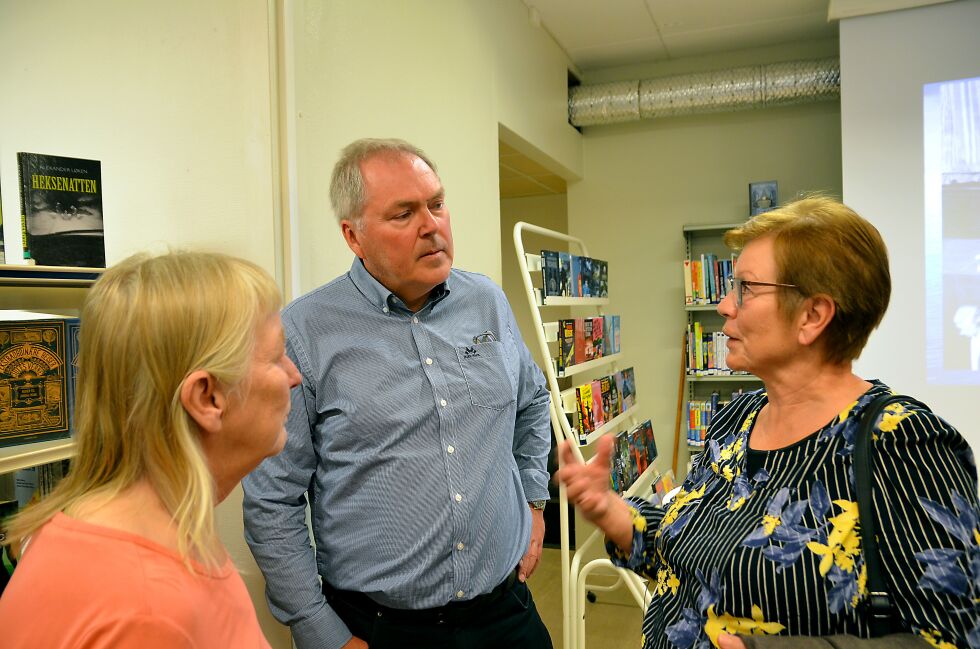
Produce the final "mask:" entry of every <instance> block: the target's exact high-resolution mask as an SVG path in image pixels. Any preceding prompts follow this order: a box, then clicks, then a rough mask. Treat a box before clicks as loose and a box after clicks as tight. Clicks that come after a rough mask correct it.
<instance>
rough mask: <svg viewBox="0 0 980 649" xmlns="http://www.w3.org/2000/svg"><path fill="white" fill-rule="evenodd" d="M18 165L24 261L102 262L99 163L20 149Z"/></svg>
mask: <svg viewBox="0 0 980 649" xmlns="http://www.w3.org/2000/svg"><path fill="white" fill-rule="evenodd" d="M17 165H18V172H19V175H20V207H21V214H22V217H23V227H24V230H25V238H24V259H25V261H26V260H28V259H31V260H33V263H35V264H39V265H43V266H83V267H90V268H104V267H105V240H104V227H103V221H102V168H101V163H100V162H99V161H98V160H85V159H81V158H67V157H64V156H56V155H43V154H39V153H18V154H17Z"/></svg>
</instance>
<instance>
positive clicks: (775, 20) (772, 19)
mask: <svg viewBox="0 0 980 649" xmlns="http://www.w3.org/2000/svg"><path fill="white" fill-rule="evenodd" d="M522 1H523V2H524V4H525V5H526V6H527V9H528V20H529V21H530V22H531V23H532V24H534V25H537V26H540V27H541V28H542V29H544V30H546V31H547V32H548V33H549V34H550V35H551V37H552V38H553V39H554V40H555V42H556V43H558V45H559V47H561V48H562V49H563V50H564V51H565V54H566V55H567V56H568V58H569V59H570V60H571V62H572V64H573V65H574V66H575V68H577V72H588V71H590V70H596V69H600V68H610V67H615V66H620V65H627V64H642V63H655V62H658V61H669V60H674V59H680V58H685V57H692V56H702V55H709V54H718V53H722V52H732V51H735V50H742V49H747V48H754V47H763V46H770V45H780V44H783V43H798V42H801V41H809V40H819V39H826V38H834V37H836V36H837V34H838V21H839V20H840V19H842V18H850V17H853V16H861V15H866V14H873V13H880V12H885V11H895V10H900V9H909V8H912V7H918V6H923V5H929V4H937V3H942V2H948V1H949V0H522ZM563 193H565V181H564V180H563V179H562V178H560V177H559V176H556V175H555V174H553V173H550V172H549V171H548V170H547V169H545V168H544V167H542V166H541V165H540V164H538V163H536V162H533V161H531V160H530V159H528V158H527V157H525V156H523V155H522V154H520V153H519V152H517V151H516V150H515V149H513V148H511V147H509V146H507V145H505V144H503V143H501V144H500V197H501V198H518V197H524V196H538V195H547V194H563Z"/></svg>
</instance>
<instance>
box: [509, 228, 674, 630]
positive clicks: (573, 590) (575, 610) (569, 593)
mask: <svg viewBox="0 0 980 649" xmlns="http://www.w3.org/2000/svg"><path fill="white" fill-rule="evenodd" d="M525 232H529V233H534V234H537V235H541V236H544V237H549V238H552V239H555V240H557V241H561V242H565V243H568V244H572V245H573V246H576V247H577V248H578V250H579V251H580V252H581V254H582V255H583V256H588V255H589V251H588V249H587V247H586V245H585V242H584V241H582V240H581V239H579V238H577V237H572V236H569V235H567V234H564V233H562V232H556V231H554V230H549V229H546V228H542V227H540V226H536V225H532V224H530V223H525V222H523V221H522V222H519V223H517V224H515V225H514V247H515V249H516V250H517V260H518V264H519V265H520V270H521V278H522V280H523V282H524V291H525V296H526V297H527V300H528V305H529V306H530V307H531V318H532V320H533V321H534V333H535V334H536V335H535V338H536V342H537V344H538V348H539V350H540V352H541V356H542V357H543V358H544V359H545V361H546V362H545V363H544V368H543V370H544V373H545V377H546V378H547V380H548V388H549V390H550V392H551V425H552V429H553V430H554V433H555V440H556V441H557V442H559V443H560V442H562V441H564V440H568V441H569V442H570V443H571V445H572V449H573V452H574V453H575V455H576V456H577V457H578V458H579V459H580V460H582V459H583V456H582V452H581V450H580V448H579V446H580V442H579V438H578V433H577V432H576V431H573V430H572V428H571V425H570V424H569V422H568V418H567V417H566V416H565V412H566V404H568V403H570V402H569V399H570V397H571V398H573V397H574V394H573V393H574V390H564V391H563V390H561V389H560V388H559V386H558V379H559V378H568V377H571V376H575V375H579V374H585V373H587V372H592V371H594V370H596V369H599V368H604V367H609V368H611V369H613V370H615V369H616V366H617V365H618V364H619V362H620V361H622V360H623V359H624V358H625V355H624V354H622V353H619V354H612V355H609V356H603V357H602V358H598V359H595V360H592V361H588V362H585V363H581V364H578V365H575V366H573V367H570V368H567V369H566V370H565V371H563V372H561V373H560V374H559V373H558V371H557V370H556V368H555V367H554V365H553V364H552V363H550V362H547V361H548V359H550V358H552V357H553V356H554V355H555V354H554V353H553V351H552V350H551V349H550V348H549V344H551V345H554V344H557V337H558V336H557V331H558V327H557V323H554V322H543V321H542V317H541V310H542V309H547V308H548V307H554V306H592V307H596V308H597V309H598V315H602V307H603V306H605V305H607V304H608V303H609V300H608V298H595V297H591V298H590V297H553V296H547V297H542V296H541V295H539V294H538V292H537V290H536V289H535V287H534V283H533V282H532V280H531V277H532V276H531V273H532V272H540V270H541V259H540V255H537V254H529V253H527V252H526V251H525V249H524V239H523V235H524V233H525ZM636 412H637V404H636V402H634V404H633V406H632V407H631V408H629V409H628V410H626V411H625V412H623V413H621V414H620V415H618V416H617V417H615V418H614V419H613V420H611V421H610V422H607V423H606V424H604V425H603V426H602V427H600V428H598V429H597V430H596V431H594V432H593V433H592V434H590V435H589V436H588V438H587V440H586V441H585V442H584V444H582V445H583V446H589V445H591V444H592V443H594V442H595V441H596V440H598V439H599V438H600V437H601V436H602V435H605V434H606V433H608V432H616V430H621V427H622V426H623V425H625V424H627V423H628V424H630V425H635V424H636V423H637V420H636V419H637V418H636ZM654 475H655V471H654V469H653V465H652V463H651V466H650V467H648V468H647V470H646V471H644V473H643V474H642V475H640V476H639V478H637V480H636V482H634V483H633V485H632V486H631V487H630V488H629V489H628V490H627V491H626V495H635V494H646V493H648V492H650V491H651V487H652V484H653V481H654ZM558 493H559V503H560V507H561V512H560V525H561V576H562V616H563V628H562V642H563V645H562V646H563V647H564V648H565V649H584V648H585V598H586V593H587V591H609V590H613V589H616V588H619V587H620V586H625V587H626V588H627V589H628V590H629V592H630V594H631V595H632V596H633V599H634V600H635V601H636V603H637V605H638V606H640V607H641V608H642V609H643V610H646V607H647V606H648V605H649V602H650V596H649V594H648V592H647V588H646V582H645V581H644V580H643V579H642V578H641V577H640V576H639V575H637V574H636V573H634V572H631V571H628V570H621V569H619V568H616V567H615V566H614V565H613V564H612V562H610V561H609V560H608V559H593V560H591V561H587V562H586V563H585V565H582V563H583V561H582V557H583V556H587V555H586V552H587V551H588V550H589V549H591V548H593V547H594V546H595V544H596V543H598V542H599V541H600V539H601V538H602V533H601V532H600V531H599V530H596V531H594V532H593V533H592V534H591V535H589V537H588V539H587V540H586V541H585V542H584V543H582V544H581V546H580V547H578V548H576V551H575V552H574V556H573V553H572V551H571V544H570V539H569V522H568V497H567V494H566V493H565V488H564V487H563V486H560V487H559V492H558ZM593 573H605V574H607V575H612V576H614V577H615V581H614V582H613V583H611V584H607V585H599V584H594V583H589V584H587V580H588V577H589V576H591V575H592V574H593Z"/></svg>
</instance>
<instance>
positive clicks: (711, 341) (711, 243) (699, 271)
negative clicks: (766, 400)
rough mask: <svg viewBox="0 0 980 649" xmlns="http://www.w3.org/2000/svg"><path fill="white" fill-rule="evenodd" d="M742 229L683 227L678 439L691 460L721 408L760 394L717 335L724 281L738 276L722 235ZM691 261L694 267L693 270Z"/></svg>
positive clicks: (729, 226) (721, 322) (729, 225)
mask: <svg viewBox="0 0 980 649" xmlns="http://www.w3.org/2000/svg"><path fill="white" fill-rule="evenodd" d="M740 225H741V224H740V223H721V224H714V225H685V226H684V227H683V233H684V248H685V249H684V258H685V260H686V261H685V269H684V274H685V277H684V284H685V305H684V310H685V312H686V315H687V331H688V335H687V345H686V352H687V354H686V361H685V367H684V384H683V403H682V409H683V410H682V416H681V417H680V422H679V427H678V431H677V435H678V439H687V444H686V446H687V451H688V455H690V454H691V453H697V452H699V451H701V450H702V449H703V448H704V444H703V441H701V440H700V439H698V433H697V430H698V429H699V428H700V429H701V430H704V429H705V428H706V425H707V423H708V422H709V421H710V415H711V412H712V411H713V410H716V409H717V405H716V404H718V403H724V402H727V401H728V400H730V399H731V394H732V392H734V391H735V390H748V389H755V388H757V387H759V385H760V381H759V379H758V378H757V377H755V376H753V375H751V374H748V373H745V372H735V371H732V370H730V369H728V367H727V364H726V363H725V360H724V357H725V354H726V352H727V347H726V346H725V341H724V338H723V336H719V335H718V334H719V333H720V332H721V330H722V328H723V327H724V324H725V319H724V317H722V316H721V314H719V313H718V303H719V302H720V301H721V300H722V299H723V298H724V296H725V294H726V293H727V287H726V286H725V280H726V278H727V277H728V276H730V275H731V274H732V272H733V271H734V257H733V255H732V251H731V250H729V249H728V248H727V247H726V246H725V244H724V241H723V236H724V234H725V232H727V231H728V230H731V229H732V228H736V227H738V226H740ZM689 262H695V263H694V264H691V265H690V266H689ZM699 279H700V281H699ZM692 300H693V303H692ZM678 477H679V478H680V477H681V476H678Z"/></svg>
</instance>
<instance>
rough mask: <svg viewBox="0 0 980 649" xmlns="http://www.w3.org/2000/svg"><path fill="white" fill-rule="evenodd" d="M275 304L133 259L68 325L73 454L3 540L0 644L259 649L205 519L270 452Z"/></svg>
mask: <svg viewBox="0 0 980 649" xmlns="http://www.w3.org/2000/svg"><path fill="white" fill-rule="evenodd" d="M280 306H281V297H280V294H279V290H278V289H277V287H276V285H275V284H274V282H273V281H272V279H271V278H270V277H269V276H268V275H267V274H266V273H265V272H264V271H262V270H261V269H260V268H258V267H257V266H255V265H254V264H251V263H249V262H246V261H243V260H240V259H236V258H233V257H227V256H223V255H216V254H203V253H172V254H167V255H162V256H156V257H150V256H144V255H140V256H135V257H131V258H129V259H127V260H125V261H123V262H122V263H120V264H118V265H116V266H114V267H112V268H111V269H109V270H107V271H106V272H105V274H104V275H103V276H102V277H101V278H100V279H99V280H98V281H97V282H96V283H95V285H94V286H93V287H92V289H91V291H90V292H89V294H88V296H87V299H86V301H85V305H84V307H83V311H82V330H81V336H80V338H81V350H80V355H79V376H78V398H77V404H76V431H75V436H76V440H77V444H78V455H77V457H76V458H74V460H73V462H72V468H71V471H70V472H69V475H68V477H67V478H65V480H64V481H63V482H62V483H61V484H60V485H59V486H58V488H57V489H56V490H55V491H54V492H53V493H52V494H51V495H49V496H48V497H47V498H46V499H45V500H43V501H41V502H40V503H38V504H36V505H34V506H33V507H31V508H28V509H26V510H25V511H23V512H22V513H21V514H20V515H18V516H17V517H16V518H14V519H13V520H12V521H11V523H10V525H9V534H8V539H7V542H9V543H12V544H15V545H20V547H21V550H22V556H21V560H20V563H19V564H18V567H17V570H16V571H15V574H14V576H13V578H12V580H11V582H10V585H9V586H8V587H7V590H6V591H5V593H4V596H3V598H2V599H0V629H3V646H4V647H5V648H6V649H14V648H17V647H47V648H60V647H65V648H67V647H73V648H75V647H77V648H86V649H89V648H96V647H139V648H140V649H152V648H155V647H236V648H239V647H268V643H267V642H266V640H265V639H264V637H263V636H262V633H261V631H260V629H259V625H258V621H257V619H256V616H255V611H254V609H253V607H252V603H251V601H250V599H249V597H248V594H247V592H246V590H245V586H244V584H243V582H242V580H241V577H240V576H239V575H238V573H237V572H236V570H235V567H234V565H232V562H231V560H230V558H229V557H228V554H227V552H226V550H225V548H224V547H223V545H222V544H221V542H220V540H219V539H218V535H217V532H216V529H215V524H214V507H215V506H216V505H217V504H218V503H219V502H221V500H222V499H224V498H225V497H226V496H227V495H228V494H229V492H231V490H232V489H233V488H234V487H235V485H237V484H238V482H239V480H241V478H242V477H243V476H244V475H245V474H246V473H248V472H249V471H250V470H251V469H252V468H254V467H255V466H256V465H257V464H258V463H259V462H260V461H261V460H262V459H263V458H265V457H268V456H270V455H274V454H276V453H278V452H279V451H280V449H281V448H282V446H283V444H284V442H285V433H284V431H283V423H284V421H285V418H286V415H287V413H288V411H289V392H290V389H291V388H292V387H293V386H295V385H297V384H298V383H299V380H300V377H299V373H298V372H297V370H296V367H295V366H294V365H293V363H292V362H291V361H290V360H289V358H288V357H287V356H286V355H285V349H284V345H283V336H282V328H281V325H280V322H279V314H278V310H279V308H280Z"/></svg>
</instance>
